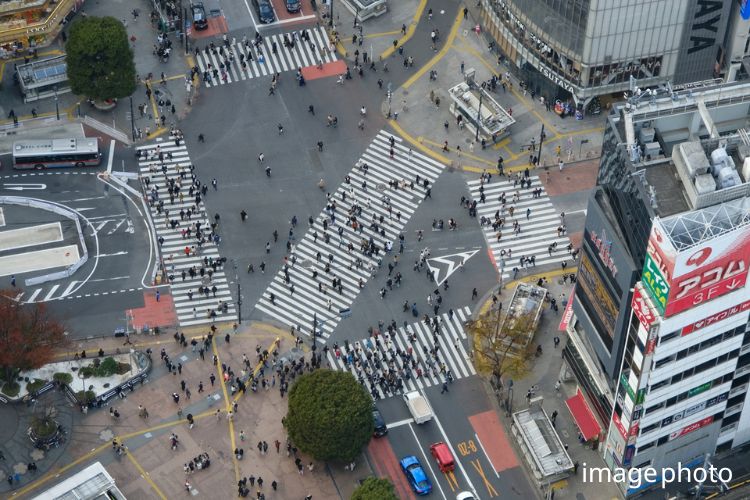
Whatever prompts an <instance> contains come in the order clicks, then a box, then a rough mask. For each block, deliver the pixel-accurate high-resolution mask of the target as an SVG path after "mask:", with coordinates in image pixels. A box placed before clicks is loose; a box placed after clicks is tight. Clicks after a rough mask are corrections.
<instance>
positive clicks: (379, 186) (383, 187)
mask: <svg viewBox="0 0 750 500" xmlns="http://www.w3.org/2000/svg"><path fill="white" fill-rule="evenodd" d="M375 189H377V190H378V191H385V190H386V189H388V187H387V186H386V185H385V184H384V183H382V182H381V183H380V184H378V185H377V186H375Z"/></svg>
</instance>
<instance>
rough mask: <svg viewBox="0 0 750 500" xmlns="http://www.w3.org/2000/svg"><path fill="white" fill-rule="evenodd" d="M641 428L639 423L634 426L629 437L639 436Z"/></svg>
mask: <svg viewBox="0 0 750 500" xmlns="http://www.w3.org/2000/svg"><path fill="white" fill-rule="evenodd" d="M640 428H641V426H640V424H638V423H637V422H636V423H635V424H633V426H632V427H631V428H630V432H629V433H628V437H631V438H633V437H636V436H637V435H638V430H639V429H640Z"/></svg>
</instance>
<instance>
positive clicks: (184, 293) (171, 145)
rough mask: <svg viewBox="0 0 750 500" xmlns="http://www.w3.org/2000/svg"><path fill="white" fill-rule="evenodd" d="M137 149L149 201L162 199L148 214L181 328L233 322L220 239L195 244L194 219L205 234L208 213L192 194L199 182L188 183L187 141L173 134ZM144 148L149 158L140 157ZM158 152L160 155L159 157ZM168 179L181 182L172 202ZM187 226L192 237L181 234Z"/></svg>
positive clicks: (152, 206) (196, 241)
mask: <svg viewBox="0 0 750 500" xmlns="http://www.w3.org/2000/svg"><path fill="white" fill-rule="evenodd" d="M137 149H138V150H139V151H141V155H140V157H139V161H138V164H139V172H140V175H141V178H143V179H144V180H146V179H148V182H147V191H148V198H149V200H152V199H153V197H154V196H155V195H154V192H157V193H158V198H157V201H158V200H160V201H162V202H163V203H164V205H163V206H164V209H162V210H159V209H158V204H157V203H150V212H151V218H152V220H153V223H154V227H155V229H156V236H157V238H158V239H159V244H160V247H161V260H162V263H163V266H164V269H165V270H166V274H167V276H172V277H173V279H171V282H170V289H171V291H172V299H173V301H174V305H175V310H176V313H177V319H178V321H179V323H180V326H181V327H185V326H191V325H201V324H209V323H212V322H214V321H236V319H237V311H236V308H235V305H234V302H233V300H232V296H231V292H230V288H229V282H228V280H227V276H226V273H225V271H224V266H223V259H222V258H221V255H219V249H218V243H217V242H215V241H212V240H211V239H210V238H208V237H205V240H206V241H205V242H203V243H202V244H198V239H197V238H196V228H197V223H200V229H201V230H202V231H203V234H204V235H205V236H208V235H209V232H210V231H211V229H210V226H211V221H209V219H208V218H207V216H206V209H205V205H204V203H203V201H202V198H201V199H200V201H198V202H197V203H196V201H197V200H198V198H197V197H196V195H197V194H198V193H200V188H201V187H202V186H203V184H201V186H200V187H199V186H196V185H195V184H193V185H192V186H191V173H192V172H191V169H190V165H191V162H190V156H189V155H188V151H187V147H186V146H185V141H184V140H180V141H179V145H178V144H177V143H176V140H175V138H174V137H170V138H169V139H168V140H166V141H159V140H158V139H157V142H156V143H153V144H148V145H145V146H139V147H138V148H137ZM143 151H146V154H147V155H148V156H144V153H143ZM159 153H161V154H162V155H163V160H161V161H160V160H159V158H158V155H159ZM181 176H182V177H181ZM170 179H173V180H174V181H175V185H176V186H178V187H179V186H180V185H181V187H180V189H179V192H176V191H174V190H173V191H172V194H173V195H174V198H173V199H172V200H170V192H169V186H168V182H169V180H170ZM208 196H210V194H209V195H208ZM191 209H194V210H195V212H194V213H193V214H192V215H190V216H188V215H187V214H186V211H187V210H191ZM167 211H168V212H167ZM180 212H182V213H183V214H185V215H181V214H180ZM173 220H174V221H176V222H177V224H176V225H175V226H174V227H172V225H171V224H170V221H173ZM188 229H189V230H190V235H189V236H188V235H187V234H185V235H183V231H187V230H188ZM183 273H184V274H183Z"/></svg>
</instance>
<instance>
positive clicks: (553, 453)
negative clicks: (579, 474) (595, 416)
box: [513, 404, 573, 479]
mask: <svg viewBox="0 0 750 500" xmlns="http://www.w3.org/2000/svg"><path fill="white" fill-rule="evenodd" d="M513 421H514V422H515V423H516V425H515V428H516V429H518V434H520V437H521V439H522V440H523V444H524V445H525V447H526V448H527V449H528V450H529V452H530V453H529V455H531V459H532V460H533V462H534V466H535V468H536V469H537V471H538V472H539V473H540V474H542V476H543V478H545V479H547V478H554V477H556V476H561V475H567V473H568V472H569V471H570V470H571V469H572V468H573V461H572V460H571V459H570V456H569V455H568V452H567V451H566V450H565V446H564V445H563V442H562V441H561V440H560V436H558V435H557V432H556V431H555V428H554V427H553V426H552V423H551V422H550V420H549V418H548V417H547V413H546V412H545V411H544V410H543V409H542V408H541V407H540V406H539V405H536V404H532V405H531V406H529V408H527V409H525V410H522V411H519V412H516V413H514V414H513Z"/></svg>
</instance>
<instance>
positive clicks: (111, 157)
mask: <svg viewBox="0 0 750 500" xmlns="http://www.w3.org/2000/svg"><path fill="white" fill-rule="evenodd" d="M114 158H115V140H114V139H112V140H111V141H109V158H107V173H108V174H111V173H112V160H114Z"/></svg>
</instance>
